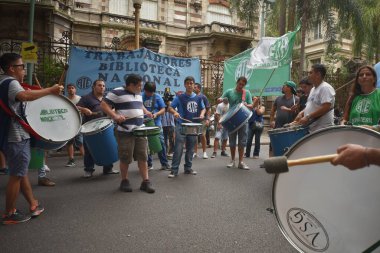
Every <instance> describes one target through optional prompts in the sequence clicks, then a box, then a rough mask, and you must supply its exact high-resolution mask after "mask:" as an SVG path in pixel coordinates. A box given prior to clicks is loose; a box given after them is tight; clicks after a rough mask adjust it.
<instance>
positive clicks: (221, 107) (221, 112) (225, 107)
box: [216, 103, 230, 117]
mask: <svg viewBox="0 0 380 253" xmlns="http://www.w3.org/2000/svg"><path fill="white" fill-rule="evenodd" d="M229 108H230V104H225V103H220V104H218V106H217V107H216V113H217V114H219V115H220V117H223V115H224V114H226V113H227V111H228V109H229Z"/></svg>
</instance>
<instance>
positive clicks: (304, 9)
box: [298, 1, 309, 80]
mask: <svg viewBox="0 0 380 253" xmlns="http://www.w3.org/2000/svg"><path fill="white" fill-rule="evenodd" d="M308 11H309V3H308V1H304V2H303V6H302V13H303V15H302V20H301V22H302V26H301V49H300V66H299V70H298V78H299V80H301V79H302V77H303V72H304V64H305V43H306V31H307V22H308Z"/></svg>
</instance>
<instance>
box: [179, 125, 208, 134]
mask: <svg viewBox="0 0 380 253" xmlns="http://www.w3.org/2000/svg"><path fill="white" fill-rule="evenodd" d="M180 130H181V131H180V133H181V134H182V135H194V136H197V135H201V134H202V130H203V125H202V124H200V123H182V124H181V129H180Z"/></svg>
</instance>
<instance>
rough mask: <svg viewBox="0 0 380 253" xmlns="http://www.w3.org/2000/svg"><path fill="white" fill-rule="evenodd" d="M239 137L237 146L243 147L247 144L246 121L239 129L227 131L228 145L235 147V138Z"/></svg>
mask: <svg viewBox="0 0 380 253" xmlns="http://www.w3.org/2000/svg"><path fill="white" fill-rule="evenodd" d="M237 137H239V143H238V145H239V147H242V148H244V147H245V146H246V145H247V137H248V123H246V124H244V125H243V126H242V127H241V128H239V130H237V131H236V132H234V133H232V134H231V133H229V142H230V147H236V139H237Z"/></svg>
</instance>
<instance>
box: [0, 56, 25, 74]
mask: <svg viewBox="0 0 380 253" xmlns="http://www.w3.org/2000/svg"><path fill="white" fill-rule="evenodd" d="M21 58H22V57H21V55H19V54H16V53H5V54H3V55H2V56H0V67H1V69H2V70H3V71H4V72H6V71H7V70H8V69H9V67H10V66H11V65H12V63H14V62H15V61H17V60H18V59H21Z"/></svg>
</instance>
